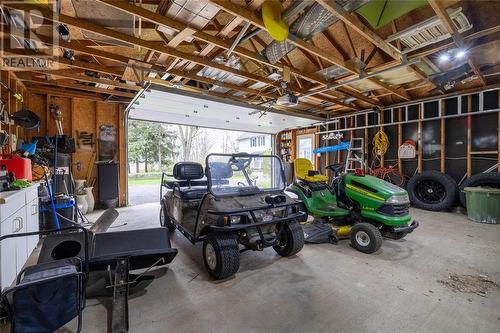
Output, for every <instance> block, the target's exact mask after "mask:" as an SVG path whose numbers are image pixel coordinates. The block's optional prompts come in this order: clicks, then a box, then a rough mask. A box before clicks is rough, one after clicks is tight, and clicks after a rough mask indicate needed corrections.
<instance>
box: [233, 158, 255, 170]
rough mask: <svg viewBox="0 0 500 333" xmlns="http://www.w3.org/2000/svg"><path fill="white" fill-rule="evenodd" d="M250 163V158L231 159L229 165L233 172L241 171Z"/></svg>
mask: <svg viewBox="0 0 500 333" xmlns="http://www.w3.org/2000/svg"><path fill="white" fill-rule="evenodd" d="M250 163H252V158H251V157H231V159H230V160H229V164H230V165H231V169H232V170H233V171H242V170H244V169H246V168H247V167H248V166H249V165H250Z"/></svg>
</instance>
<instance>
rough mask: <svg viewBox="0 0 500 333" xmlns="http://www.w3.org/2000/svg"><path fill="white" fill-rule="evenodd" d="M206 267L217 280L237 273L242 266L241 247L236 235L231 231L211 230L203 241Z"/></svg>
mask: <svg viewBox="0 0 500 333" xmlns="http://www.w3.org/2000/svg"><path fill="white" fill-rule="evenodd" d="M203 262H204V263H205V268H206V270H207V272H208V274H210V276H212V277H213V278H214V279H216V280H222V279H226V278H228V277H231V276H233V275H234V274H236V272H237V271H238V269H239V268H240V249H239V246H238V242H237V241H236V237H235V236H234V235H233V234H232V233H229V232H211V233H209V234H208V235H207V236H206V237H205V239H204V241H203Z"/></svg>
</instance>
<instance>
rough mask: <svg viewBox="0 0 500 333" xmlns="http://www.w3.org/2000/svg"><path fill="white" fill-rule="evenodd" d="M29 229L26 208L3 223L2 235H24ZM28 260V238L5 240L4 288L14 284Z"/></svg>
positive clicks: (0, 255)
mask: <svg viewBox="0 0 500 333" xmlns="http://www.w3.org/2000/svg"><path fill="white" fill-rule="evenodd" d="M23 200H24V198H23ZM27 229H28V228H27V221H26V211H25V208H24V207H23V208H21V209H19V210H18V211H16V212H14V214H12V215H11V216H10V217H8V218H7V219H5V220H4V221H2V223H1V232H2V235H8V234H17V233H24V232H27ZM26 259H28V250H27V238H26V237H17V238H9V239H5V240H4V241H3V242H2V243H1V244H0V262H1V266H0V271H1V283H2V288H5V287H6V286H9V285H11V284H12V282H13V281H14V279H15V277H16V275H17V273H18V272H19V271H20V270H21V268H22V267H23V265H24V263H25V262H26Z"/></svg>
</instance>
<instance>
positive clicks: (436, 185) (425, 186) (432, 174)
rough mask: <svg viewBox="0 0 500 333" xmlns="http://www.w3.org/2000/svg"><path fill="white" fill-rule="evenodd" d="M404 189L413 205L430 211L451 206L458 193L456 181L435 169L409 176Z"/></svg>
mask: <svg viewBox="0 0 500 333" xmlns="http://www.w3.org/2000/svg"><path fill="white" fill-rule="evenodd" d="M406 190H407V191H408V196H409V197H410V201H411V203H412V205H413V206H414V207H416V208H422V209H425V210H431V211H441V210H447V209H449V208H451V207H452V206H453V204H454V203H455V199H456V198H457V194H458V186H457V182H455V180H454V179H453V178H451V177H450V176H448V175H447V174H444V173H441V172H439V171H435V170H430V171H424V172H422V173H421V174H418V175H415V176H413V177H411V178H410V180H409V181H408V186H407V189H406Z"/></svg>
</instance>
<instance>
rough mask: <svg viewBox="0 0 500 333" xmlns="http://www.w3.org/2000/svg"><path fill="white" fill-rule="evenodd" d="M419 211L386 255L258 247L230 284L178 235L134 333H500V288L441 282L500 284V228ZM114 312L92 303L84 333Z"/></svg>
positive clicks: (135, 211) (138, 217)
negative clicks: (466, 279) (462, 278)
mask: <svg viewBox="0 0 500 333" xmlns="http://www.w3.org/2000/svg"><path fill="white" fill-rule="evenodd" d="M158 212H159V205H158V204H156V203H155V204H144V205H138V206H133V207H127V208H122V209H120V217H119V219H118V220H117V221H116V222H115V225H117V226H119V225H122V224H123V223H127V225H125V226H123V225H122V226H121V227H117V229H118V228H126V229H130V228H146V227H149V226H156V225H157V224H158ZM411 213H412V215H413V216H414V218H415V219H417V220H418V221H420V223H421V224H420V228H418V229H417V230H416V231H415V232H414V233H413V234H412V235H409V236H408V237H407V238H405V239H403V240H399V241H393V240H386V241H385V242H384V244H383V246H382V249H381V250H380V251H379V252H377V253H376V254H372V255H366V254H363V253H360V252H357V251H355V250H353V249H352V248H350V246H349V242H348V241H342V242H340V244H339V245H329V244H321V245H306V246H305V247H304V249H303V250H302V252H300V253H299V254H298V255H297V256H296V257H293V258H281V257H279V256H278V255H276V254H275V252H274V251H273V250H272V249H266V250H264V251H263V252H251V251H249V252H245V253H243V254H242V260H241V267H240V271H239V272H238V273H237V275H236V276H235V277H234V278H231V279H229V280H226V281H223V282H215V281H212V280H211V279H210V278H209V276H208V274H207V273H206V272H205V269H204V267H203V261H202V257H201V251H202V250H201V243H200V244H198V245H197V246H192V245H191V244H190V243H189V242H188V241H187V239H185V238H184V237H183V236H181V235H180V233H179V232H176V233H175V234H174V235H172V245H173V246H174V247H176V248H177V249H178V250H179V254H178V255H177V257H176V258H175V259H174V261H173V262H172V263H171V264H170V266H169V267H168V269H166V268H160V269H159V270H157V271H156V274H157V275H158V276H159V277H158V278H157V279H156V280H154V281H153V282H152V283H151V284H150V285H149V286H147V288H146V289H145V290H144V292H142V293H140V294H139V295H133V296H132V297H131V299H130V332H144V333H146V332H195V331H199V332H216V331H217V332H257V331H259V332H288V331H294V332H317V331H320V332H445V331H446V332H448V331H451V332H471V331H474V332H500V288H498V287H497V286H494V285H492V284H489V286H490V287H491V288H490V289H489V290H488V292H487V293H486V294H482V295H479V294H480V293H479V294H474V293H464V292H453V291H452V290H450V289H449V288H447V287H445V286H444V285H443V284H442V283H440V282H438V280H449V276H450V274H459V275H473V276H479V275H481V276H482V277H483V278H486V279H488V280H492V281H495V282H497V283H500V225H482V224H476V223H473V222H470V221H468V220H467V219H466V217H465V216H464V215H462V214H459V213H434V212H427V211H423V210H417V209H412V211H411ZM96 217H97V214H94V215H93V216H91V219H95V218H96ZM117 229H116V230H117ZM105 309H106V308H105V307H104V306H103V305H102V304H100V303H98V302H97V301H96V300H89V301H88V306H87V308H86V309H85V311H84V325H83V331H84V332H104V331H106V327H107V324H106V323H107V317H106V316H107V314H106V310H105Z"/></svg>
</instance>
